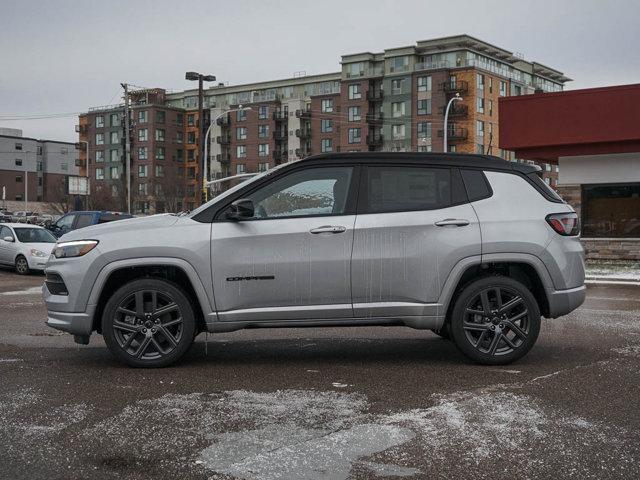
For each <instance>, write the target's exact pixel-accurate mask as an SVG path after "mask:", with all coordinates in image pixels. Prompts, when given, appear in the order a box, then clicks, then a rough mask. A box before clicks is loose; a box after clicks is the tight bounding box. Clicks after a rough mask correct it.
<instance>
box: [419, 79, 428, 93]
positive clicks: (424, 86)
mask: <svg viewBox="0 0 640 480" xmlns="http://www.w3.org/2000/svg"><path fill="white" fill-rule="evenodd" d="M418 91H419V92H430V91H431V77H418Z"/></svg>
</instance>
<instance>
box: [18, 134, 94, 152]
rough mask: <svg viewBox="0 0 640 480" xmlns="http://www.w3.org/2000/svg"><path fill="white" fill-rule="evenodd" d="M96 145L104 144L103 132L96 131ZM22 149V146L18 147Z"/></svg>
mask: <svg viewBox="0 0 640 480" xmlns="http://www.w3.org/2000/svg"><path fill="white" fill-rule="evenodd" d="M96 145H104V133H96ZM20 150H22V147H20Z"/></svg>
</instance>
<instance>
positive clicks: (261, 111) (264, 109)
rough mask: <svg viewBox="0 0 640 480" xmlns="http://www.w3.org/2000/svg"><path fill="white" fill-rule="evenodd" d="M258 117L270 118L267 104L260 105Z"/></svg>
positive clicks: (262, 118)
mask: <svg viewBox="0 0 640 480" xmlns="http://www.w3.org/2000/svg"><path fill="white" fill-rule="evenodd" d="M258 118H259V119H260V120H265V119H267V118H269V107H268V106H267V105H260V106H259V107H258Z"/></svg>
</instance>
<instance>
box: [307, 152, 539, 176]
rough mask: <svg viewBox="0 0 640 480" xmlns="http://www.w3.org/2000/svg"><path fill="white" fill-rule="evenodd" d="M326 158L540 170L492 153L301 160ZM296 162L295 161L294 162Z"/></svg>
mask: <svg viewBox="0 0 640 480" xmlns="http://www.w3.org/2000/svg"><path fill="white" fill-rule="evenodd" d="M327 160H332V161H337V162H339V161H344V162H350V163H353V162H358V163H360V162H362V163H386V162H389V161H393V162H408V163H422V164H428V165H453V166H456V167H482V168H489V169H491V170H511V171H518V172H522V173H524V174H528V173H532V172H536V171H538V170H540V167H539V166H537V165H528V164H523V163H516V162H508V161H507V160H503V159H502V158H500V157H495V156H493V155H479V154H469V153H434V152H428V153H427V152H418V153H416V152H344V153H322V154H319V155H312V156H310V157H306V158H304V159H302V160H300V161H301V162H305V163H306V162H313V161H319V162H320V161H322V162H326V161H327ZM296 163H297V162H296Z"/></svg>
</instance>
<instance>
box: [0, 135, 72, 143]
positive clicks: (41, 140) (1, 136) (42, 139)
mask: <svg viewBox="0 0 640 480" xmlns="http://www.w3.org/2000/svg"><path fill="white" fill-rule="evenodd" d="M0 138H13V139H15V140H31V141H34V142H40V143H59V144H61V145H74V146H75V143H74V142H63V141H62V140H47V139H44V138H34V137H17V136H15V135H0Z"/></svg>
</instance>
